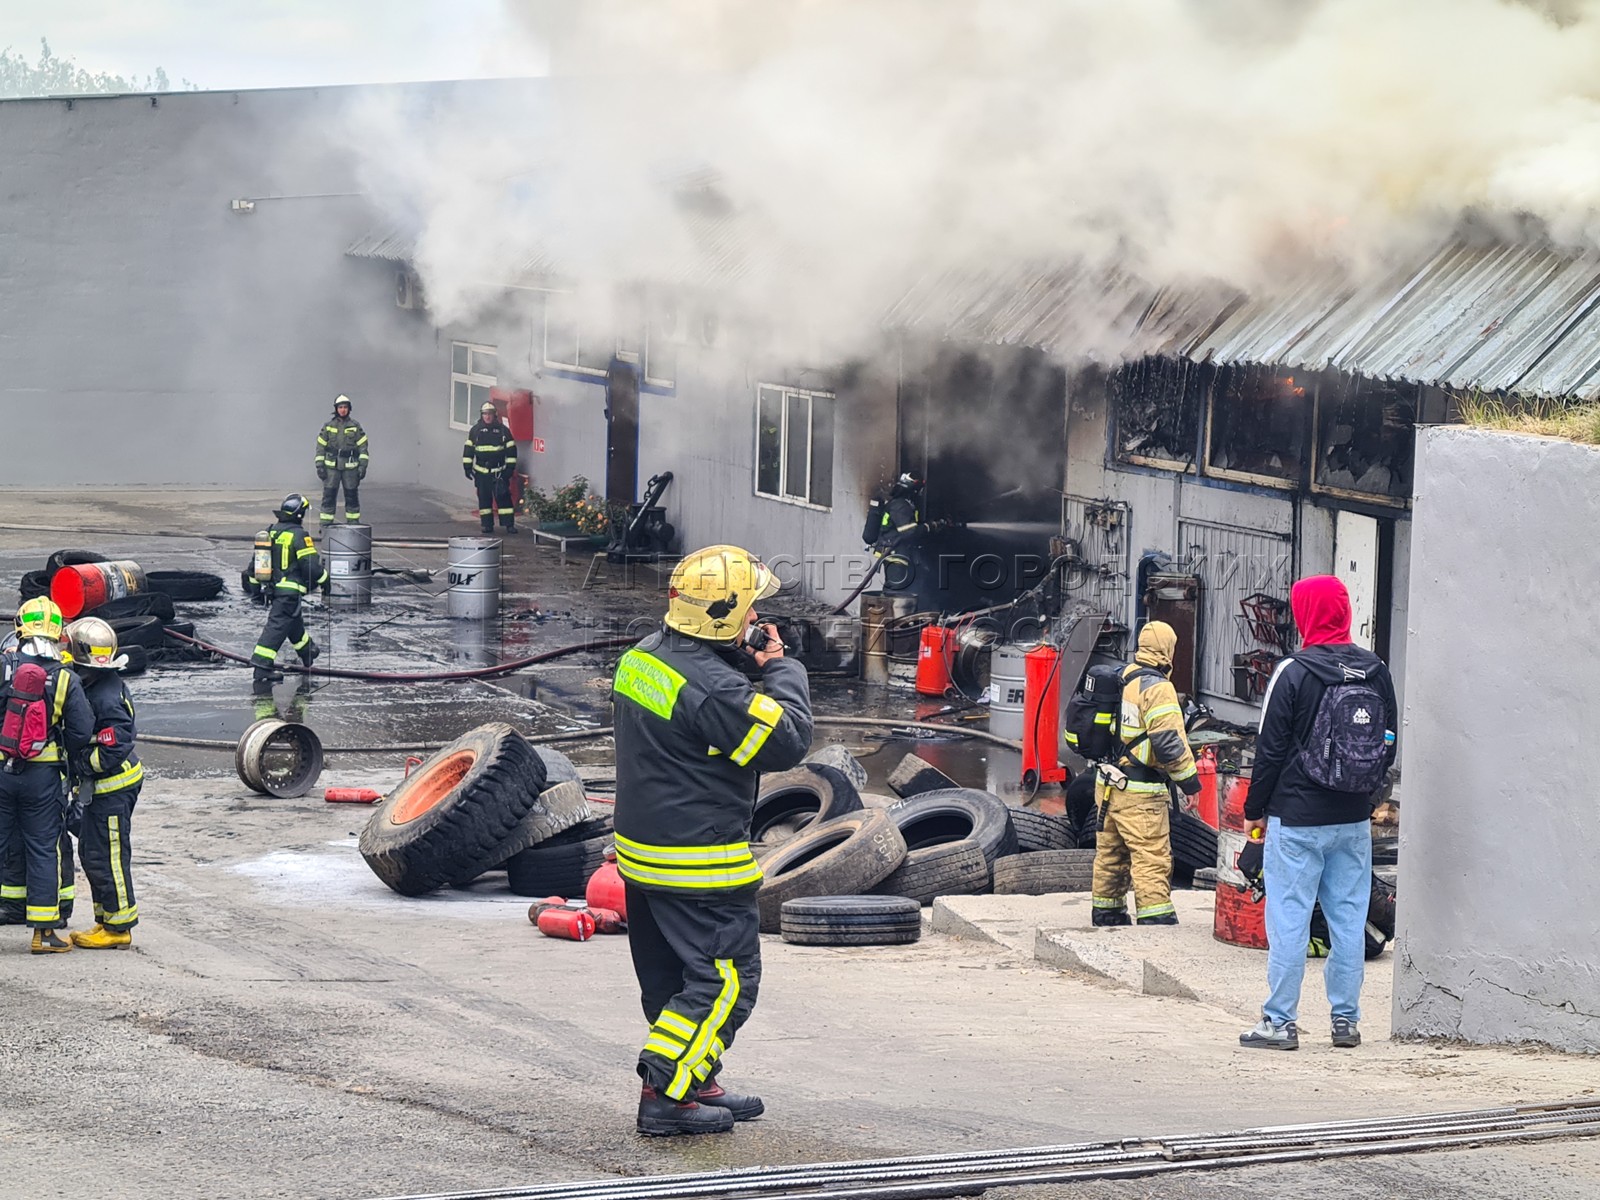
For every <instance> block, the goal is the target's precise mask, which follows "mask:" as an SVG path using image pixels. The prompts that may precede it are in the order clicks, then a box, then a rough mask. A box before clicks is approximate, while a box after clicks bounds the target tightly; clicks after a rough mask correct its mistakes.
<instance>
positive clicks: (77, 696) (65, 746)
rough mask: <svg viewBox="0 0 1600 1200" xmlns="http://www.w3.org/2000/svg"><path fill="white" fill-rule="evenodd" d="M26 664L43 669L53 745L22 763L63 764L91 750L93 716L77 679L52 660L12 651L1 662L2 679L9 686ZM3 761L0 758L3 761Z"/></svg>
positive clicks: (0, 756)
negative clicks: (36, 665) (17, 671)
mask: <svg viewBox="0 0 1600 1200" xmlns="http://www.w3.org/2000/svg"><path fill="white" fill-rule="evenodd" d="M25 662H35V663H38V664H39V665H40V666H41V667H43V668H44V673H45V685H44V695H45V702H46V703H47V704H49V706H50V744H49V745H47V746H46V747H45V748H44V749H43V750H42V751H40V752H39V754H37V755H36V756H35V757H33V758H27V759H23V760H22V761H23V763H24V764H27V763H56V764H64V763H66V762H68V761H69V760H70V758H71V757H72V756H74V755H77V754H79V753H81V752H83V751H85V750H87V749H88V748H89V744H90V743H89V739H90V738H91V737H92V736H93V734H94V713H93V711H92V710H91V709H90V708H89V701H88V699H87V698H86V697H85V696H84V694H83V685H82V684H80V683H79V682H78V677H77V676H76V675H74V674H73V673H72V672H71V671H69V670H67V668H66V666H65V665H63V664H62V663H60V662H58V661H57V660H55V659H53V658H44V657H41V656H38V655H34V654H29V653H28V652H27V651H26V650H22V651H11V652H10V653H8V654H6V655H5V657H4V659H3V660H0V679H3V682H4V683H5V684H6V685H8V686H9V685H10V683H11V677H12V676H13V675H14V674H16V670H17V667H18V666H20V665H21V664H22V663H25ZM4 757H5V756H4V755H0V759H4Z"/></svg>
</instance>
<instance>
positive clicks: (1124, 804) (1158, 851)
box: [1093, 779, 1176, 919]
mask: <svg viewBox="0 0 1600 1200" xmlns="http://www.w3.org/2000/svg"><path fill="white" fill-rule="evenodd" d="M1095 800H1096V802H1097V803H1098V804H1099V805H1100V808H1101V811H1103V812H1104V813H1105V828H1104V829H1102V830H1101V831H1100V833H1099V836H1098V837H1097V838H1096V839H1095V853H1094V900H1093V904H1094V907H1095V908H1097V909H1112V910H1115V911H1119V912H1121V911H1126V909H1127V906H1128V888H1129V886H1130V884H1131V885H1132V888H1133V900H1134V905H1135V912H1134V916H1135V918H1138V919H1143V918H1146V917H1164V916H1166V915H1168V914H1169V913H1172V912H1174V911H1176V910H1175V909H1174V908H1173V906H1172V826H1171V803H1172V798H1171V794H1170V793H1169V792H1168V791H1167V789H1166V788H1164V787H1163V788H1162V790H1161V791H1160V792H1135V791H1126V792H1119V791H1118V790H1117V789H1116V788H1114V787H1112V786H1110V785H1109V784H1108V783H1106V782H1105V780H1103V779H1101V780H1097V781H1096V782H1095Z"/></svg>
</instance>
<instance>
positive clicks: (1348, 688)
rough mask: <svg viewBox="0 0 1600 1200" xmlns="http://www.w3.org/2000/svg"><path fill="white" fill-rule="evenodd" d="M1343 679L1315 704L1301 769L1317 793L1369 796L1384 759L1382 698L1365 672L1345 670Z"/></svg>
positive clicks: (1376, 782)
mask: <svg viewBox="0 0 1600 1200" xmlns="http://www.w3.org/2000/svg"><path fill="white" fill-rule="evenodd" d="M1343 673H1344V680H1345V681H1344V682H1342V683H1334V684H1329V685H1328V686H1327V687H1325V688H1324V689H1323V691H1322V696H1321V697H1320V698H1319V699H1318V701H1317V711H1316V715H1315V716H1314V717H1313V718H1312V720H1311V733H1310V735H1309V736H1308V737H1307V738H1306V743H1305V745H1304V746H1302V747H1301V749H1300V766H1301V768H1302V769H1303V770H1304V771H1305V773H1306V777H1307V778H1309V779H1310V780H1311V782H1312V783H1315V784H1316V785H1317V786H1319V787H1325V788H1327V789H1328V790H1329V791H1333V792H1353V793H1358V794H1361V795H1371V794H1372V793H1373V792H1375V791H1377V790H1378V785H1379V784H1381V783H1382V782H1383V775H1384V770H1385V761H1384V760H1385V759H1386V758H1387V756H1388V739H1387V734H1386V732H1385V730H1384V722H1383V718H1384V702H1383V696H1382V694H1381V693H1380V692H1379V691H1378V689H1377V688H1376V687H1374V686H1373V685H1372V683H1371V682H1370V681H1369V680H1368V679H1367V676H1366V672H1365V671H1361V670H1359V669H1357V668H1354V667H1349V666H1346V667H1345V668H1344V669H1343Z"/></svg>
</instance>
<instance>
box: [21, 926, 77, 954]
mask: <svg viewBox="0 0 1600 1200" xmlns="http://www.w3.org/2000/svg"><path fill="white" fill-rule="evenodd" d="M71 949H72V943H71V942H69V941H67V940H66V939H65V938H63V937H62V936H61V935H60V934H59V933H57V932H56V931H55V930H54V929H35V930H34V931H33V946H32V948H31V949H30V951H29V952H30V953H32V954H65V953H66V952H67V951H68V950H71Z"/></svg>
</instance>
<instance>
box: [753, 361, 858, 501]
mask: <svg viewBox="0 0 1600 1200" xmlns="http://www.w3.org/2000/svg"><path fill="white" fill-rule="evenodd" d="M767 391H775V392H777V393H778V394H779V397H780V401H781V402H780V405H779V410H778V491H777V493H773V492H764V491H762V490H761V400H762V393H763V392H767ZM791 397H800V398H804V399H805V401H806V403H807V405H808V406H809V412H808V414H807V419H806V460H805V468H804V469H805V476H806V478H805V488H806V495H805V498H804V499H802V498H801V497H799V496H794V495H790V494H789V491H788V486H789V401H790V398H791ZM818 399H823V400H827V401H828V402H829V404H830V407H829V409H828V413H829V420H830V421H832V423H833V431H832V437H831V438H830V439H829V444H830V447H832V448H833V450H834V451H836V450H837V447H838V435H839V422H838V412H839V396H838V393H837V392H831V391H824V390H819V389H816V388H800V387H791V386H790V385H789V384H786V383H757V384H756V396H755V456H754V458H753V460H752V462H751V466H750V488H751V492H752V494H753V495H755V496H757V497H758V498H760V499H762V500H772V501H775V502H777V503H779V504H792V505H794V506H795V507H797V508H808V509H810V510H812V511H813V512H832V511H833V496H832V490H833V466H834V461H830V462H829V473H828V481H829V483H828V488H829V497H828V503H827V504H818V503H816V502H815V501H813V500H812V499H811V478H812V474H813V472H814V469H815V465H816V464H815V463H814V462H813V461H812V454H813V451H814V449H815V447H816V443H817V417H816V413H817V409H816V404H815V401H816V400H818ZM836 458H837V454H836V453H835V455H834V459H835V460H836Z"/></svg>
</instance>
